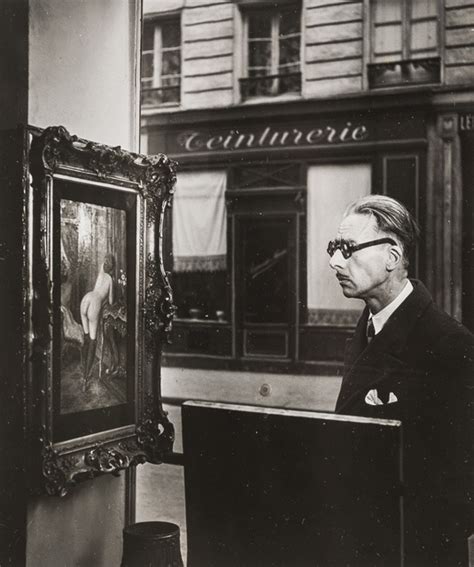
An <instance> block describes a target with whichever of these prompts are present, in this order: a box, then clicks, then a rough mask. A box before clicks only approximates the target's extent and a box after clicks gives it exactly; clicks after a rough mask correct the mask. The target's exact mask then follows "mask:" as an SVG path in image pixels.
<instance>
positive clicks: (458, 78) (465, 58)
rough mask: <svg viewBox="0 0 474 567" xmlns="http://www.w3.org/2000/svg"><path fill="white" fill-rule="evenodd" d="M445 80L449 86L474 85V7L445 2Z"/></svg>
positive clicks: (453, 0)
mask: <svg viewBox="0 0 474 567" xmlns="http://www.w3.org/2000/svg"><path fill="white" fill-rule="evenodd" d="M444 3H445V78H446V83H447V84H448V85H465V84H471V85H472V84H474V7H473V6H472V3H471V2H469V1H468V0H445V2H444Z"/></svg>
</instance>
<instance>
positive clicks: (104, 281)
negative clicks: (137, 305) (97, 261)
mask: <svg viewBox="0 0 474 567" xmlns="http://www.w3.org/2000/svg"><path fill="white" fill-rule="evenodd" d="M114 269H115V258H114V256H113V255H112V254H106V256H105V258H104V262H103V264H102V266H101V268H100V271H99V274H98V276H97V279H96V282H95V286H94V289H93V290H92V291H89V292H88V293H86V294H85V295H84V297H83V298H82V300H81V321H82V328H83V329H84V346H83V349H82V362H83V365H84V389H86V388H87V386H88V382H89V378H90V374H91V370H92V366H93V364H94V357H95V351H96V347H97V330H98V327H99V322H100V318H101V314H102V308H103V306H104V305H105V303H107V301H108V302H109V303H110V304H112V303H113V288H114V282H113V279H112V276H111V274H112V273H113V271H114Z"/></svg>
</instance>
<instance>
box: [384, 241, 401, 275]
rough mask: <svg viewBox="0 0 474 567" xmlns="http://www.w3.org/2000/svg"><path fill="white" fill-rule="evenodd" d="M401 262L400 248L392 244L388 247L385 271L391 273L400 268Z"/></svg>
mask: <svg viewBox="0 0 474 567" xmlns="http://www.w3.org/2000/svg"><path fill="white" fill-rule="evenodd" d="M402 260H403V252H402V248H401V246H399V245H398V244H394V245H392V246H390V248H389V250H388V257H387V264H386V266H387V271H389V272H393V270H395V269H396V268H398V267H399V266H401V264H402Z"/></svg>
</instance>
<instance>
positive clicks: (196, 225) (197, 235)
mask: <svg viewBox="0 0 474 567" xmlns="http://www.w3.org/2000/svg"><path fill="white" fill-rule="evenodd" d="M226 183H227V174H226V172H225V171H205V172H183V173H180V174H178V181H177V187H176V193H175V195H174V200H173V257H174V266H173V267H174V271H175V272H200V271H205V272H213V271H217V270H225V268H226V253H227V215H226V207H225V190H226Z"/></svg>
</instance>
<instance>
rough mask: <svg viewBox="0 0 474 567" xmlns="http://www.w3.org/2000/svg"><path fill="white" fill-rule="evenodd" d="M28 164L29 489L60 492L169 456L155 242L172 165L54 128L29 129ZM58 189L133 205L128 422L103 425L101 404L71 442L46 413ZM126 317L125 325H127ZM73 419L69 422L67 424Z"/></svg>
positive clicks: (166, 301) (51, 400)
mask: <svg viewBox="0 0 474 567" xmlns="http://www.w3.org/2000/svg"><path fill="white" fill-rule="evenodd" d="M28 158H29V159H28V161H29V172H30V174H31V175H30V177H29V179H26V178H25V186H26V190H25V193H26V194H25V197H26V198H25V209H24V217H25V218H24V220H25V234H26V236H25V239H24V245H25V247H26V248H27V251H28V253H27V255H26V258H27V260H26V262H25V279H26V281H28V282H29V285H28V286H27V287H28V290H29V291H28V294H27V295H28V298H27V301H26V302H25V304H26V306H27V307H26V309H25V311H26V319H27V330H28V332H27V335H28V339H27V340H28V352H29V358H28V364H27V372H26V379H27V380H26V381H27V384H26V393H27V401H28V403H27V415H26V416H25V418H26V431H27V434H28V436H29V442H30V449H31V451H30V462H29V466H30V468H31V470H32V474H33V482H32V486H33V487H34V489H35V490H39V491H42V492H44V491H45V492H46V493H47V494H50V495H59V496H64V495H65V494H66V493H67V492H68V491H69V490H70V489H71V487H72V486H74V485H75V484H76V483H77V482H78V481H81V480H84V479H89V478H93V477H94V476H96V475H99V474H101V473H112V474H118V473H119V471H121V470H123V469H126V468H127V467H130V466H133V465H136V464H138V463H143V462H146V461H148V462H152V463H160V462H162V459H163V457H164V455H165V454H166V453H168V452H170V451H171V450H172V445H173V441H174V428H173V425H172V424H171V423H170V421H169V419H168V417H167V415H166V412H165V411H164V410H163V407H162V403H161V387H160V363H159V358H160V352H161V344H162V342H163V341H165V340H167V339H168V336H169V333H170V330H171V324H172V318H173V314H174V311H175V307H174V305H173V299H172V291H171V288H170V285H169V282H168V278H167V274H166V272H165V270H164V266H163V254H162V242H163V225H164V218H165V211H166V209H167V207H169V206H170V202H171V198H172V194H173V191H174V185H175V181H176V177H175V166H176V164H175V162H173V161H172V160H169V159H168V158H167V157H166V156H165V155H162V154H160V155H156V156H144V155H139V154H135V153H131V152H127V151H125V150H123V149H121V148H120V147H109V146H106V145H103V144H98V143H94V142H91V141H88V140H83V139H80V138H78V137H77V136H73V135H71V134H70V133H69V132H68V131H67V130H66V129H65V128H64V127H62V126H58V127H51V128H47V129H45V130H42V131H40V130H31V134H30V148H29V156H28ZM61 184H63V185H64V184H65V185H66V186H68V184H69V185H70V186H71V187H74V190H76V191H81V190H82V189H83V190H84V192H85V193H87V194H88V195H95V194H96V193H97V195H106V196H107V198H112V199H113V198H117V199H123V195H126V196H127V199H129V200H131V201H132V202H133V203H134V209H133V211H134V213H133V214H134V216H133V219H132V220H133V223H131V224H130V223H129V224H127V227H128V226H132V227H134V235H133V234H132V236H133V242H134V243H135V248H134V251H136V258H135V257H134V260H133V266H134V269H133V274H132V275H133V277H134V278H136V279H135V281H134V282H133V284H134V285H133V290H134V291H133V292H132V294H133V297H132V302H131V303H130V305H133V307H134V309H133V310H132V311H135V312H134V313H128V317H127V318H126V328H127V333H128V329H129V328H131V329H133V335H134V336H132V337H129V336H128V335H127V341H129V342H127V345H132V346H131V347H130V348H132V349H134V351H133V357H130V360H132V363H131V365H132V371H131V372H129V370H128V368H129V367H130V364H128V366H127V371H126V377H125V380H127V384H129V383H131V384H132V387H131V389H128V390H127V392H132V393H131V394H130V395H129V394H127V404H129V406H130V407H131V408H132V409H131V410H130V411H129V414H127V415H129V418H123V420H122V421H124V423H122V422H121V424H120V426H118V427H112V428H110V427H108V426H107V423H108V422H107V419H108V416H109V415H110V414H111V413H112V410H110V411H109V410H108V408H106V409H107V411H105V410H104V411H103V412H102V413H99V414H97V415H98V416H99V417H98V423H99V424H100V423H101V421H100V419H99V418H100V416H102V415H103V416H104V427H103V428H101V426H100V425H99V426H98V427H96V430H94V431H92V432H88V433H87V434H84V435H79V436H77V435H73V436H72V437H71V438H69V437H68V435H67V434H65V433H64V432H59V433H60V434H59V435H58V427H59V425H58V424H59V423H62V422H61V420H60V419H59V418H57V417H56V413H55V411H56V410H55V409H54V408H55V407H57V400H55V396H56V390H55V383H54V380H55V378H54V376H55V366H54V365H55V364H56V361H57V360H58V355H57V348H58V344H57V341H56V340H55V336H57V335H55V328H54V325H55V322H57V321H58V319H57V315H55V313H56V311H55V309H56V310H57V299H55V298H56V296H55V293H57V289H58V285H60V284H59V282H58V270H57V267H56V268H55V265H56V266H57V256H58V254H59V253H60V252H58V246H57V240H56V241H55V240H54V239H55V238H57V237H55V234H57V232H58V230H60V229H58V227H57V226H56V225H57V215H56V217H55V213H54V210H55V209H54V206H55V205H54V199H55V197H54V194H55V193H54V192H55V191H56V190H57V187H59V186H60V185H61ZM86 200H87V199H86ZM124 214H125V213H124ZM127 214H128V213H127ZM130 214H131V213H130ZM127 219H128V217H127ZM127 222H128V221H127ZM127 230H128V229H127ZM55 242H56V245H55ZM61 246H62V241H61ZM61 253H62V250H61ZM60 261H61V260H60ZM55 262H56V264H55ZM55 290H56V291H55ZM127 301H128V300H127ZM129 321H133V322H134V323H133V326H132V325H130V326H129V324H128V322H129ZM127 348H129V347H128V346H127ZM127 352H128V351H127ZM86 375H87V373H86V374H85V376H86ZM84 379H85V380H86V382H87V379H86V378H84ZM130 381H131V382H130ZM127 388H128V386H127ZM129 398H130V399H129ZM55 404H56V406H55ZM130 404H131V405H130ZM129 406H127V408H128V407H129ZM120 407H121V406H120ZM124 407H125V406H124ZM102 409H103V408H99V410H98V411H102ZM75 415H76V414H74V413H73V414H72V415H71V417H70V418H69V416H68V419H70V420H72V421H71V422H73V420H74V416H75ZM120 415H122V414H120ZM124 415H125V413H124ZM77 416H79V417H80V418H81V419H82V421H81V423H86V424H87V415H86V416H85V417H84V416H83V415H82V416H81V415H80V412H78V413H77ZM121 419H122V418H121ZM58 439H59V440H58Z"/></svg>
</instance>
